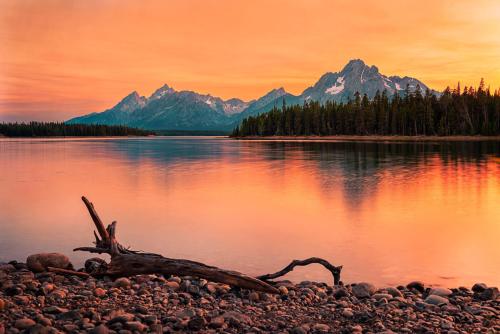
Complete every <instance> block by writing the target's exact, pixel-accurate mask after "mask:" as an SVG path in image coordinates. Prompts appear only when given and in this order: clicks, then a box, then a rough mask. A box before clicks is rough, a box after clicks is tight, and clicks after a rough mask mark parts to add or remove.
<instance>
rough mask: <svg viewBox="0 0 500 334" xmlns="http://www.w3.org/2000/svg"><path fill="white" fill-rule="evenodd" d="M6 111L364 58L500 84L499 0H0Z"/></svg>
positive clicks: (35, 116) (253, 82)
mask: <svg viewBox="0 0 500 334" xmlns="http://www.w3.org/2000/svg"><path fill="white" fill-rule="evenodd" d="M0 45H1V47H0V121H5V120H66V119H68V118H70V117H73V116H78V115H82V114H85V113H89V112H94V111H102V110H104V109H106V108H109V107H111V106H112V105H113V104H115V103H116V102H117V101H119V100H120V99H121V98H122V97H124V96H125V95H127V94H128V93H130V92H131V91H134V90H137V91H138V92H139V93H140V94H141V95H146V96H148V95H150V94H151V93H152V92H153V91H154V90H155V89H156V88H158V87H160V86H161V85H162V84H164V83H167V84H168V85H170V86H172V87H173V88H175V89H177V90H183V89H188V90H195V91H198V92H200V93H210V94H212V95H214V96H220V97H222V98H232V97H239V98H243V99H247V100H249V99H254V98H257V97H259V96H261V95H263V94H265V93H266V92H267V91H269V90H271V89H273V88H277V87H281V86H283V87H284V88H285V89H286V90H287V91H289V92H291V93H294V94H298V93H301V92H302V91H303V90H304V89H305V88H307V87H308V86H309V85H312V84H314V82H315V81H316V80H317V79H318V78H319V77H320V76H321V75H322V74H324V73H325V72H328V71H332V72H334V71H339V70H340V69H341V68H342V67H343V66H344V65H345V64H346V63H347V61H348V60H349V59H352V58H361V59H363V60H364V61H365V62H366V63H367V64H369V65H376V66H378V67H379V69H380V71H381V72H382V73H384V74H387V75H403V76H404V75H408V76H412V77H416V78H418V79H419V80H421V81H423V82H424V83H426V84H427V85H429V86H430V87H432V88H434V89H438V90H442V89H444V88H445V87H446V86H447V85H456V83H457V82H458V81H461V83H462V85H477V84H478V82H479V80H480V78H481V77H484V78H485V80H486V82H487V83H488V84H490V85H491V87H492V89H495V88H498V87H500V2H499V1H497V0H478V1H474V2H473V1H439V0H437V1H436V0H435V1H429V0H422V1H383V2H382V1H356V2H355V1H347V0H346V1H342V0H335V1H320V0H312V1H306V0H303V1H222V0H221V1H195V0H187V1H186V0H182V1H111V0H109V1H98V0H91V1H62V0H61V1H57V0H50V1H49V0H47V1H28V0H25V1H8V0H0Z"/></svg>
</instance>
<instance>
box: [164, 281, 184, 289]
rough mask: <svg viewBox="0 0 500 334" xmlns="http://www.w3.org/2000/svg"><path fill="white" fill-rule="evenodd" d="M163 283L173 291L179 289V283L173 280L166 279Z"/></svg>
mask: <svg viewBox="0 0 500 334" xmlns="http://www.w3.org/2000/svg"><path fill="white" fill-rule="evenodd" d="M165 285H166V286H167V287H169V288H170V289H172V290H174V291H177V290H179V289H180V285H179V283H177V282H175V281H168V282H165Z"/></svg>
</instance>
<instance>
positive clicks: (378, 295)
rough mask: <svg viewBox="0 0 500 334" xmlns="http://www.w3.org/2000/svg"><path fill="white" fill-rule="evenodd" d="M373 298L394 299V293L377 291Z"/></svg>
mask: <svg viewBox="0 0 500 334" xmlns="http://www.w3.org/2000/svg"><path fill="white" fill-rule="evenodd" d="M372 298H375V299H376V300H381V299H384V298H385V299H386V300H391V299H392V295H390V294H388V293H376V294H374V295H373V296H372Z"/></svg>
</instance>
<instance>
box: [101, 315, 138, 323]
mask: <svg viewBox="0 0 500 334" xmlns="http://www.w3.org/2000/svg"><path fill="white" fill-rule="evenodd" d="M132 320H134V315H133V314H130V313H123V314H120V315H117V316H116V317H114V318H112V319H111V320H109V321H108V323H107V325H113V324H116V323H125V322H128V321H132Z"/></svg>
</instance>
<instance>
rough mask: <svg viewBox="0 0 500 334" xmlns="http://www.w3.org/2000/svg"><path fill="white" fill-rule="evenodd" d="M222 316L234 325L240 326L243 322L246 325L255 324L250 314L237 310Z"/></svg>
mask: <svg viewBox="0 0 500 334" xmlns="http://www.w3.org/2000/svg"><path fill="white" fill-rule="evenodd" d="M222 316H223V317H224V320H225V321H226V322H228V323H229V324H230V325H231V326H233V327H239V326H240V325H241V324H242V323H243V324H246V325H252V324H253V321H252V319H251V318H250V317H249V316H248V315H246V314H243V313H239V312H236V311H228V312H225V313H224V314H223V315H222Z"/></svg>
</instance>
